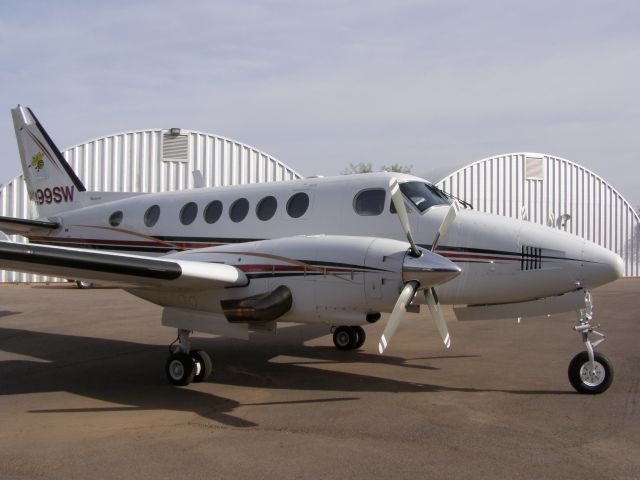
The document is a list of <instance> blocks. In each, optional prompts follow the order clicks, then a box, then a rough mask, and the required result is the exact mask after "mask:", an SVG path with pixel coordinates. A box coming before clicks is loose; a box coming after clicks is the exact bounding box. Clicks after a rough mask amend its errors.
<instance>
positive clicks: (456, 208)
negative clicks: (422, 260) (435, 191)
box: [431, 200, 460, 252]
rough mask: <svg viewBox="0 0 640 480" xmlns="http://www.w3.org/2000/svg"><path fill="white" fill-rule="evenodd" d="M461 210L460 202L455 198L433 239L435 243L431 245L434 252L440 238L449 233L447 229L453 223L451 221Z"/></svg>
mask: <svg viewBox="0 0 640 480" xmlns="http://www.w3.org/2000/svg"><path fill="white" fill-rule="evenodd" d="M459 210H460V205H458V202H456V201H455V200H454V201H453V203H452V204H451V206H450V207H449V211H448V212H447V215H446V217H444V220H442V223H441V224H440V228H439V229H438V231H437V232H436V238H434V239H433V245H431V251H432V252H434V251H435V249H436V247H437V246H438V242H439V241H440V239H441V238H442V237H444V235H445V233H447V230H448V229H449V225H451V223H452V222H453V221H454V220H455V218H456V215H457V214H458V211H459Z"/></svg>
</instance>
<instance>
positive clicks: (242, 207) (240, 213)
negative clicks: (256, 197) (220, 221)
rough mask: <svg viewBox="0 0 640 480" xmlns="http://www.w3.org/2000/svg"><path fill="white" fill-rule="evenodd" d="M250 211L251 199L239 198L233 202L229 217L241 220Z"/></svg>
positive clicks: (235, 220)
mask: <svg viewBox="0 0 640 480" xmlns="http://www.w3.org/2000/svg"><path fill="white" fill-rule="evenodd" d="M247 213H249V200H247V199H246V198H239V199H238V200H236V201H235V202H233V204H231V208H230V209H229V218H230V219H231V220H232V221H233V222H236V223H238V222H241V221H242V220H244V218H245V217H246V216H247Z"/></svg>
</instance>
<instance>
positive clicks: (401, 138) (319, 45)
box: [0, 0, 640, 207]
mask: <svg viewBox="0 0 640 480" xmlns="http://www.w3.org/2000/svg"><path fill="white" fill-rule="evenodd" d="M1 5H2V15H1V16H0V146H1V150H0V152H1V153H0V184H1V183H6V182H7V181H9V180H11V179H12V178H13V177H15V176H17V175H18V174H20V167H19V157H18V151H17V147H16V143H15V136H14V131H13V125H12V122H11V114H10V111H9V110H10V109H11V108H13V107H15V106H16V105H17V104H18V103H20V104H23V105H27V106H30V107H31V108H32V109H33V111H34V112H35V113H36V115H37V116H38V118H39V120H40V121H41V122H42V123H43V125H44V126H45V128H46V129H47V131H48V133H49V134H50V136H51V137H52V138H53V139H54V141H55V142H56V143H57V145H58V146H59V147H60V149H61V150H64V149H66V148H68V147H70V146H72V145H75V144H78V143H83V142H85V141H87V140H90V139H93V138H96V137H101V136H104V135H108V134H112V133H117V132H122V131H127V130H141V129H148V128H170V127H180V128H185V129H192V130H199V131H203V132H208V133H214V134H218V135H222V136H226V137H230V138H233V139H235V140H238V141H240V142H243V143H247V144H249V145H252V146H254V147H256V148H258V149H260V150H263V151H265V152H267V153H269V154H270V155H273V156H274V157H276V158H278V159H279V160H281V161H283V162H285V163H286V164H288V165H289V166H291V167H292V168H294V169H296V170H297V171H298V172H300V173H302V174H303V175H327V176H328V175H336V174H340V173H341V172H342V171H343V170H344V169H345V168H346V167H347V166H348V165H349V164H350V163H359V162H364V163H372V164H373V165H374V166H375V167H380V166H382V165H390V164H394V163H397V164H401V165H405V166H412V167H413V168H412V170H413V173H415V174H419V175H425V174H427V173H428V172H430V171H436V170H437V171H446V168H447V167H450V168H451V171H453V170H454V169H456V168H459V167H461V166H463V165H466V164H468V163H471V162H473V161H476V160H479V159H481V158H485V157H489V156H493V155H497V154H502V153H508V152H521V151H529V152H541V153H547V154H551V155H554V156H558V157H562V158H566V159H568V160H571V161H573V162H576V163H578V164H581V165H583V166H585V167H587V168H588V169H590V170H592V171H594V172H595V173H597V174H599V175H601V176H602V177H604V178H605V179H606V180H607V181H608V182H609V183H610V184H611V185H612V186H613V187H614V188H616V189H617V190H618V191H619V192H620V193H621V194H622V195H623V196H624V197H625V198H626V199H627V200H628V201H629V202H630V203H631V204H632V205H633V206H634V207H638V206H640V189H638V188H637V183H638V173H639V172H640V96H639V95H638V88H639V86H640V28H638V18H640V2H637V1H635V0H628V1H605V0H598V1H594V0H581V1H573V0H567V1H562V2H558V1H548V0H536V1H535V2H532V1H531V0H527V1H518V0H514V1H498V0H483V1H457V0H450V1H408V0H406V1H405V0H395V1H377V0H371V1H366V2H365V1H361V2H357V1H351V2H348V1H336V0H323V1H304V0H299V1H271V0H267V1H259V2H255V1H237V0H236V1H169V0H158V1H146V2H142V1H136V0H126V1H120V0H110V1H109V2H86V1H65V0H61V1H56V2H50V1H24V0H20V1H14V0H1ZM443 169H444V170H443ZM431 180H438V179H435V178H432V179H431Z"/></svg>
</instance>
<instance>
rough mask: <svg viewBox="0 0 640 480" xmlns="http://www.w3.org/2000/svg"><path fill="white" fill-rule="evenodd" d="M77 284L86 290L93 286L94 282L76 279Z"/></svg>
mask: <svg viewBox="0 0 640 480" xmlns="http://www.w3.org/2000/svg"><path fill="white" fill-rule="evenodd" d="M76 286H77V287H78V288H79V289H80V290H85V289H87V288H93V282H85V281H84V280H76Z"/></svg>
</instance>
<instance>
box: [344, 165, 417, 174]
mask: <svg viewBox="0 0 640 480" xmlns="http://www.w3.org/2000/svg"><path fill="white" fill-rule="evenodd" d="M412 168H413V165H409V166H408V167H406V166H404V165H400V164H399V163H394V164H392V165H382V167H381V168H380V169H379V170H376V171H378V172H398V173H411V169H412ZM373 171H374V170H373V165H372V164H371V163H364V162H360V163H356V164H353V163H349V167H348V168H345V169H344V170H343V171H342V174H343V175H350V174H352V173H372V172H373Z"/></svg>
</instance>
